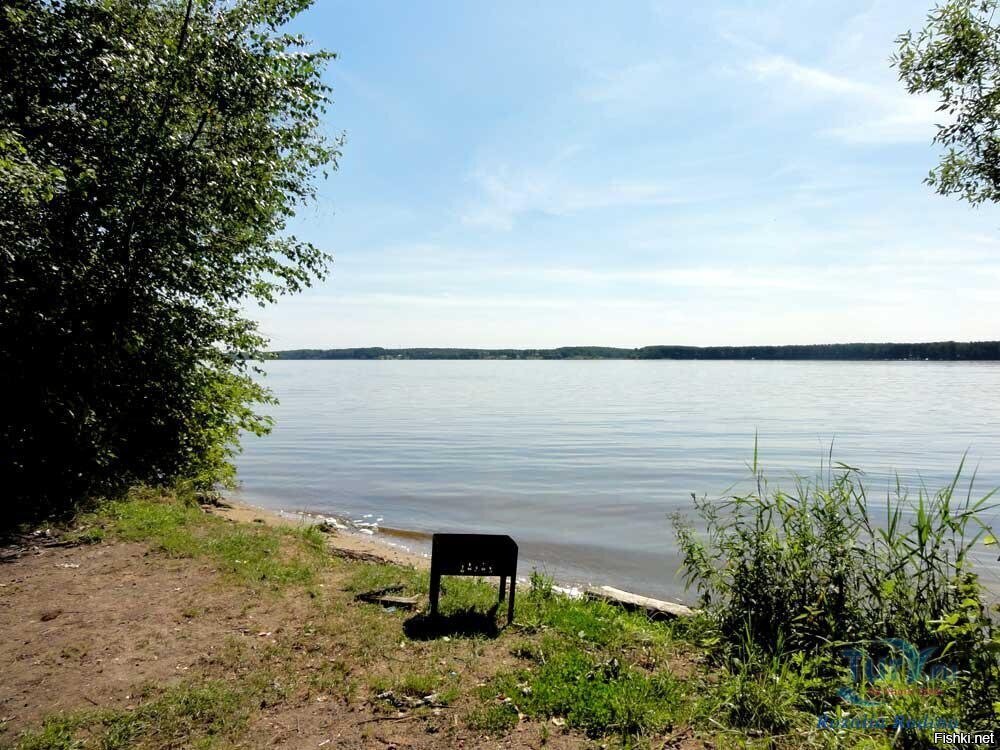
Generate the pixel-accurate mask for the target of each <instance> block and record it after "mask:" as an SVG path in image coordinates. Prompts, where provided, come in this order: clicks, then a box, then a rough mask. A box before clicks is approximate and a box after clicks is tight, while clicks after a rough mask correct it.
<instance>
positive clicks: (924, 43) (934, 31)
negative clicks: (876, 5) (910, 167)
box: [893, 0, 1000, 205]
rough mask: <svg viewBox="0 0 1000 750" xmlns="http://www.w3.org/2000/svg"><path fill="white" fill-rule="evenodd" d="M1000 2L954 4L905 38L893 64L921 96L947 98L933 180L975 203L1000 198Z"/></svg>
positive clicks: (934, 12)
mask: <svg viewBox="0 0 1000 750" xmlns="http://www.w3.org/2000/svg"><path fill="white" fill-rule="evenodd" d="M997 5H998V2H997V0H949V2H946V3H945V4H943V5H941V6H938V7H936V8H935V9H934V10H932V11H931V12H930V14H929V15H928V17H927V25H926V26H925V27H924V28H923V29H921V30H920V31H919V32H917V33H916V34H914V33H913V32H912V31H908V32H906V33H905V34H902V35H901V36H900V37H899V38H898V39H897V44H898V51H897V53H896V55H895V57H894V59H893V63H894V65H895V66H896V67H897V68H898V69H899V77H900V80H901V81H903V83H905V84H906V87H907V90H908V91H909V92H910V93H913V94H933V95H936V96H937V98H938V99H939V101H940V106H939V107H938V111H939V112H940V113H941V116H942V123H941V124H939V125H938V133H937V135H936V136H935V138H934V141H935V142H936V143H938V144H940V145H941V146H943V147H945V149H946V150H945V153H944V155H943V156H942V157H941V163H940V164H939V166H938V167H937V168H935V169H933V170H932V171H931V172H930V174H929V175H928V177H927V179H926V182H927V183H928V184H929V185H930V186H931V187H933V188H934V189H935V190H936V191H937V192H939V193H941V194H942V195H958V196H960V197H961V198H963V199H964V200H966V201H968V202H969V203H972V204H974V205H975V204H979V203H983V202H994V201H997V200H1000V138H998V137H997V135H996V133H997V128H998V126H1000V89H998V86H997V83H998V81H1000V28H998V27H997V26H996V24H995V12H996V9H997Z"/></svg>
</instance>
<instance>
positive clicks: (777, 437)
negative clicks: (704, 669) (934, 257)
mask: <svg viewBox="0 0 1000 750" xmlns="http://www.w3.org/2000/svg"><path fill="white" fill-rule="evenodd" d="M267 370H268V373H269V374H268V377H267V379H266V382H267V384H268V385H269V387H271V388H272V389H273V390H274V392H275V393H276V394H277V396H278V398H279V399H280V401H281V403H280V405H279V406H278V407H274V408H273V409H271V412H270V413H271V414H272V415H273V416H274V418H275V427H274V431H273V433H272V434H271V435H270V436H268V437H266V438H263V439H254V438H251V437H248V438H247V439H246V440H245V452H244V453H243V455H242V456H241V457H240V458H239V461H238V468H239V478H240V481H241V483H242V486H241V489H240V492H239V496H240V497H241V498H242V499H244V500H246V501H248V502H251V503H256V504H259V505H263V506H267V507H273V508H284V509H288V510H312V511H319V512H325V513H329V514H331V515H337V516H340V517H344V518H354V519H360V518H362V516H363V515H365V514H369V513H370V514H372V515H373V517H382V518H383V522H382V523H383V525H385V526H389V527H396V528H403V529H413V530H417V531H423V532H434V531H458V530H464V531H478V532H494V533H508V534H511V535H512V536H513V537H514V538H515V539H516V540H517V541H518V543H519V545H520V547H521V554H522V558H525V559H524V560H523V562H522V566H521V567H522V570H521V572H522V574H523V573H527V572H529V571H530V568H531V565H532V564H533V563H534V562H538V561H543V562H544V567H545V568H546V569H547V571H548V572H549V573H551V574H553V575H555V576H556V577H557V578H560V579H563V580H568V581H573V582H587V581H590V582H594V583H612V584H614V585H618V586H621V587H623V588H628V589H631V590H634V591H638V592H641V593H647V594H651V595H658V594H659V595H673V596H675V597H676V596H680V595H681V594H682V587H681V584H680V581H679V579H678V578H677V576H676V570H677V555H676V548H675V545H674V540H673V534H672V530H671V525H670V518H669V517H670V515H671V514H672V513H674V512H675V511H681V512H684V511H685V510H688V509H690V507H691V493H696V494H698V495H704V494H707V495H709V496H718V495H723V494H725V493H726V492H727V490H728V489H729V488H730V487H731V486H732V485H734V484H736V483H739V482H741V481H745V479H746V477H747V475H748V471H747V469H746V464H747V462H748V461H749V460H750V458H751V456H752V453H753V440H754V433H755V432H756V433H758V434H759V441H760V462H761V463H762V464H763V466H764V468H765V469H766V471H767V473H768V476H769V478H770V479H771V480H772V481H773V482H776V483H778V484H781V483H782V482H789V481H790V478H791V477H792V476H793V475H794V474H800V475H814V474H815V473H816V472H817V471H818V470H819V468H820V465H821V461H823V460H825V457H826V455H827V452H828V450H829V448H830V443H831V440H833V441H834V460H835V461H843V462H845V463H848V464H851V465H854V466H859V467H862V468H863V469H865V471H866V473H867V478H868V483H869V486H870V489H871V490H873V492H872V495H873V496H875V497H877V496H878V495H879V494H881V495H882V496H883V497H884V491H885V489H886V488H887V486H888V484H889V483H890V481H892V482H894V481H895V480H894V477H895V475H896V473H898V474H899V476H900V477H901V478H902V480H903V481H904V482H905V483H907V484H909V485H910V486H911V487H914V488H916V487H917V486H918V485H919V484H920V482H923V484H924V485H925V486H927V487H928V488H929V489H937V488H939V487H940V486H942V485H944V484H946V483H947V482H948V481H949V480H950V478H951V477H952V476H953V475H954V472H955V470H956V468H957V467H958V464H959V461H960V460H961V457H962V454H963V452H965V451H968V462H967V463H968V464H969V465H970V466H971V467H975V466H976V465H977V464H978V477H977V479H976V485H975V487H976V490H977V491H979V490H981V492H980V494H984V493H985V492H986V491H988V490H989V489H992V488H994V487H998V486H1000V364H994V363H976V364H971V363H930V362H758V361H726V362H696V361H667V360H658V361H608V360H605V361H564V362H558V361H477V362H463V361H283V362H273V363H269V364H268V365H267ZM969 473H970V474H971V472H969ZM874 490H878V492H874ZM991 516H992V517H993V518H994V519H996V518H997V514H996V513H995V512H994V513H991ZM418 546H419V542H418ZM994 557H995V555H994ZM984 559H985V558H984Z"/></svg>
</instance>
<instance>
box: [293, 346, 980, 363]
mask: <svg viewBox="0 0 1000 750" xmlns="http://www.w3.org/2000/svg"><path fill="white" fill-rule="evenodd" d="M274 356H275V358H277V359H799V360H809V359H813V360H821V359H832V360H837V359H841V360H924V359H926V360H934V361H941V362H951V361H960V360H979V361H982V360H1000V341H934V342H930V343H917V344H894V343H887V344H808V345H789V346H643V347H640V348H637V349H623V348H616V347H611V346H561V347H559V348H557V349H447V348H442V349H383V348H382V347H380V346H369V347H361V348H355V349H290V350H287V351H279V352H274Z"/></svg>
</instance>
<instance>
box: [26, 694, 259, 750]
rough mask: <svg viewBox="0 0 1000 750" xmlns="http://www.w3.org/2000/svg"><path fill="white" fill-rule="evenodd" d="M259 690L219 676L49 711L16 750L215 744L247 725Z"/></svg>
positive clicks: (115, 749)
mask: <svg viewBox="0 0 1000 750" xmlns="http://www.w3.org/2000/svg"><path fill="white" fill-rule="evenodd" d="M256 697H257V691H255V690H252V689H247V688H246V686H244V687H243V689H241V688H240V687H234V686H232V685H228V684H226V683H223V682H219V681H206V682H201V683H195V684H184V685H179V686H177V687H174V688H170V689H168V690H166V691H165V692H163V693H162V694H160V695H159V696H158V697H155V698H153V699H151V700H149V701H148V702H146V703H143V704H142V705H140V706H138V707H137V708H135V709H131V710H130V709H121V710H107V709H104V710H94V711H84V712H79V713H75V714H70V715H61V716H54V717H50V718H49V719H47V720H46V721H45V723H44V724H43V725H42V727H41V728H39V729H38V730H36V731H33V732H26V733H25V734H24V735H22V737H21V739H20V741H19V742H18V744H17V745H16V748H17V750H89V749H90V748H95V749H98V748H99V749H100V750H120V749H123V748H129V747H197V748H211V747H216V746H222V745H225V744H227V743H228V742H229V741H230V740H232V739H233V738H235V737H236V736H237V735H238V733H239V732H240V731H242V729H243V728H244V726H245V725H246V722H247V718H248V716H249V712H250V710H251V704H252V702H253V700H254V699H255V698H256Z"/></svg>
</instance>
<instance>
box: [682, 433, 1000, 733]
mask: <svg viewBox="0 0 1000 750" xmlns="http://www.w3.org/2000/svg"><path fill="white" fill-rule="evenodd" d="M752 468H753V472H754V476H755V478H756V490H755V491H754V492H751V493H749V494H746V495H740V496H736V497H731V498H728V499H725V500H721V501H710V500H707V499H701V500H696V510H697V513H698V516H699V518H700V521H701V522H702V524H703V525H704V529H705V530H704V533H703V534H699V533H698V532H697V531H696V530H695V529H694V528H693V527H692V526H690V525H689V524H687V523H685V522H683V521H682V520H680V519H678V520H677V521H676V522H675V525H676V528H677V533H678V538H679V542H680V546H681V549H682V552H683V555H684V559H683V569H684V572H685V575H686V579H687V583H688V585H689V586H694V587H696V588H697V590H698V591H699V593H700V597H701V601H702V604H703V605H704V607H705V608H706V611H707V613H708V614H709V615H710V616H711V617H712V618H713V619H714V620H715V623H716V626H717V628H718V630H719V634H720V636H721V645H722V651H723V652H725V655H726V656H727V657H728V658H730V659H732V658H734V657H741V658H746V655H747V652H748V651H753V650H759V651H761V652H762V653H764V654H778V653H781V652H783V651H784V652H787V653H802V654H805V655H808V656H810V657H819V658H825V659H827V660H829V663H830V665H831V670H830V672H831V675H832V674H834V670H833V669H832V667H833V665H835V664H837V663H838V661H839V662H841V663H842V659H841V658H840V653H839V652H840V651H841V650H843V649H845V648H847V647H855V648H859V647H860V648H865V647H867V646H868V645H870V644H877V643H885V642H886V641H887V640H888V639H902V640H903V641H905V642H908V643H910V644H916V645H917V646H918V647H919V648H920V649H932V651H927V652H926V653H927V654H930V655H931V656H930V658H931V662H939V663H947V664H948V665H949V667H950V668H952V669H954V670H955V671H956V675H955V676H957V677H958V678H959V680H960V681H961V684H962V685H963V687H964V691H963V698H962V701H963V704H964V708H965V711H966V715H967V718H969V719H970V720H973V721H974V720H976V719H980V720H985V719H987V718H990V717H991V715H992V713H993V701H995V700H996V699H997V684H998V682H1000V667H998V658H997V654H998V647H1000V641H998V635H1000V634H998V631H997V628H996V623H995V622H994V619H993V618H992V617H991V616H990V614H989V611H988V606H987V603H986V599H985V595H984V594H985V592H984V589H983V586H982V584H981V583H980V581H979V579H978V577H977V575H976V572H975V570H974V569H973V566H972V560H971V554H972V552H973V549H974V548H975V547H976V546H977V545H980V544H981V543H983V542H986V543H993V542H994V540H993V537H992V534H991V533H990V531H989V529H988V528H987V527H986V526H985V524H984V523H983V522H982V521H981V518H982V515H983V514H984V513H985V512H986V511H987V510H988V509H989V508H990V507H992V506H989V505H988V503H989V500H990V497H991V495H992V493H990V494H988V495H986V496H984V497H981V498H979V499H973V497H972V490H971V487H972V482H971V481H970V484H969V491H968V492H967V493H965V494H964V495H960V494H959V493H958V492H957V487H958V484H959V481H960V479H961V476H962V467H961V466H960V467H959V470H958V472H957V473H956V475H955V478H954V480H953V481H952V482H951V484H950V485H949V486H947V487H946V488H944V489H943V490H941V491H939V492H937V493H935V494H933V495H931V494H928V493H927V492H926V491H925V490H923V489H921V490H920V491H919V493H918V494H917V496H916V498H915V499H911V498H910V497H909V496H908V494H907V492H906V491H905V490H904V489H903V488H902V487H901V486H900V484H899V482H898V480H897V482H896V487H895V490H894V491H893V492H891V493H890V494H888V496H887V497H886V500H885V503H884V505H883V504H881V503H879V504H876V503H875V502H873V500H872V499H870V498H869V496H868V493H867V492H866V489H865V486H864V483H863V481H862V474H861V472H860V471H859V470H857V469H855V468H852V467H849V466H846V465H843V464H839V465H837V468H836V470H833V469H832V468H831V469H830V470H828V472H827V473H826V479H825V481H824V479H823V478H822V476H821V477H820V478H817V479H813V480H802V479H800V480H797V481H796V483H795V487H794V490H793V491H792V492H786V491H784V490H782V489H771V488H769V487H768V484H767V482H766V480H765V478H764V476H763V473H762V472H760V471H759V470H758V468H757V463H756V451H755V459H754V463H753V466H752ZM821 474H822V473H821ZM973 479H974V478H973ZM876 509H877V510H876ZM883 513H884V515H883ZM831 692H832V691H831Z"/></svg>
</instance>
